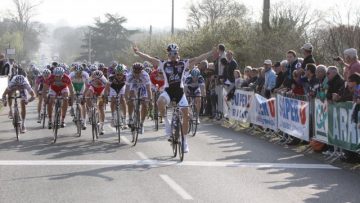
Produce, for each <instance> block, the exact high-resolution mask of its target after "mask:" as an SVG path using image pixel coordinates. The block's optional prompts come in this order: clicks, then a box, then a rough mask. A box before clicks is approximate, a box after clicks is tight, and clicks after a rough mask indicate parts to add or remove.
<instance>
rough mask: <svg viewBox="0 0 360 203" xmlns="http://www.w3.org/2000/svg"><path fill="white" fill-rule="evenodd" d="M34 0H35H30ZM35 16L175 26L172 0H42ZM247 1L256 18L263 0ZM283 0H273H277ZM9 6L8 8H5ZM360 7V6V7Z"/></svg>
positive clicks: (349, 1) (348, 3)
mask: <svg viewBox="0 0 360 203" xmlns="http://www.w3.org/2000/svg"><path fill="white" fill-rule="evenodd" d="M29 1H31V0H29ZM41 1H42V4H41V5H40V6H39V7H38V8H37V10H36V16H35V17H34V20H37V21H40V22H43V23H50V24H56V25H67V26H81V25H89V24H93V22H94V18H95V17H103V16H104V13H106V12H108V13H118V14H119V15H121V16H124V17H126V18H127V19H128V22H127V24H125V26H128V27H129V28H140V29H148V28H149V26H150V25H152V26H153V27H154V28H157V29H165V28H166V29H168V28H169V27H170V26H171V1H172V0H41ZM236 1H238V2H241V3H243V4H245V5H246V6H247V7H248V8H249V9H250V13H251V15H252V16H254V17H253V18H256V19H255V20H258V19H259V18H260V15H261V9H262V3H263V0H236ZM281 1H283V0H271V3H272V4H273V3H274V4H276V3H278V2H281ZM1 2H2V3H1V8H0V18H1V16H2V15H4V14H6V12H7V10H9V9H13V8H14V6H13V2H12V0H1ZM192 2H195V3H196V2H201V0H175V28H185V27H186V16H187V8H188V7H189V6H190V4H191V3H192ZM298 2H304V3H305V4H306V5H308V6H309V7H310V8H312V9H319V10H322V11H328V10H334V9H338V10H339V11H340V12H341V13H342V16H346V12H347V11H348V8H349V7H357V8H359V9H360V2H359V1H356V0H340V1H339V0H301V1H300V0H292V3H294V4H296V3H298ZM4 8H5V9H4ZM359 9H358V10H359Z"/></svg>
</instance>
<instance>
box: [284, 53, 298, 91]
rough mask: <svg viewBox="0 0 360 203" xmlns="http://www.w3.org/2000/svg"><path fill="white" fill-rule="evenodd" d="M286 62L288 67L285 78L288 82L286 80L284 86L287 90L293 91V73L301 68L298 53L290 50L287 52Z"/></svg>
mask: <svg viewBox="0 0 360 203" xmlns="http://www.w3.org/2000/svg"><path fill="white" fill-rule="evenodd" d="M286 60H287V62H288V63H287V65H286V72H285V77H286V78H287V80H286V79H285V80H284V83H283V85H284V87H285V88H288V89H291V85H292V79H293V77H292V76H293V74H292V73H293V72H294V70H296V69H298V68H299V67H301V64H300V63H299V61H298V59H297V55H296V52H295V51H294V50H290V51H288V52H287V54H286Z"/></svg>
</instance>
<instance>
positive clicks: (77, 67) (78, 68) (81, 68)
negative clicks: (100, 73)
mask: <svg viewBox="0 0 360 203" xmlns="http://www.w3.org/2000/svg"><path fill="white" fill-rule="evenodd" d="M82 71H83V67H82V66H79V65H75V72H82Z"/></svg>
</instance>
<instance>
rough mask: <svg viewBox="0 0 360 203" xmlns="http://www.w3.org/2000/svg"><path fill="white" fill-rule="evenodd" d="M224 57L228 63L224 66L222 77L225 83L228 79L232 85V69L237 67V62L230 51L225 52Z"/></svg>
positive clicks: (233, 81) (233, 79) (233, 80)
mask: <svg viewBox="0 0 360 203" xmlns="http://www.w3.org/2000/svg"><path fill="white" fill-rule="evenodd" d="M226 59H227V62H228V64H227V66H225V68H224V72H223V78H224V81H225V83H226V81H227V80H229V82H230V83H231V84H232V85H231V87H232V86H233V85H234V83H235V78H234V70H235V69H236V68H237V67H238V64H237V62H236V61H235V59H234V57H233V52H232V51H227V52H226Z"/></svg>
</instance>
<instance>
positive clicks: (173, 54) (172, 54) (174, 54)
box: [168, 51, 178, 56]
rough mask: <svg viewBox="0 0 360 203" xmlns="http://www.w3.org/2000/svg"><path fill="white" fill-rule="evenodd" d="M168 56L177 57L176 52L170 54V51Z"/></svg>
mask: <svg viewBox="0 0 360 203" xmlns="http://www.w3.org/2000/svg"><path fill="white" fill-rule="evenodd" d="M168 55H169V56H177V55H178V52H172V51H171V52H169V53H168Z"/></svg>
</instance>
